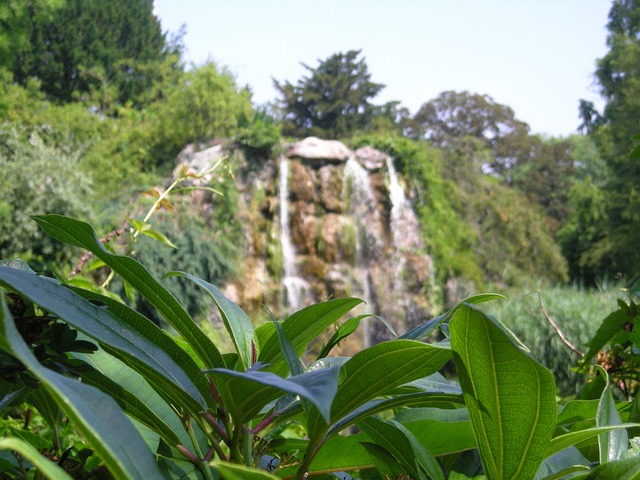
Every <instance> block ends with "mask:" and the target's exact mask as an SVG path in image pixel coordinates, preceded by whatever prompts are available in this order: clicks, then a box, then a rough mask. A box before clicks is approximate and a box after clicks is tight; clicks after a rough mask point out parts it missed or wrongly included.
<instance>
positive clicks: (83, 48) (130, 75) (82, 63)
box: [12, 0, 171, 109]
mask: <svg viewBox="0 0 640 480" xmlns="http://www.w3.org/2000/svg"><path fill="white" fill-rule="evenodd" d="M48 3H50V2H45V1H44V0H41V1H39V2H29V3H28V7H27V12H26V15H23V16H22V17H21V18H22V22H23V23H24V29H25V31H26V32H27V35H28V42H21V43H20V44H19V45H18V47H19V48H18V51H17V55H16V56H15V59H14V61H13V65H12V71H13V74H14V79H15V81H17V82H18V83H19V84H22V85H25V84H26V83H27V82H28V81H29V79H37V80H38V81H39V82H40V83H41V86H42V90H43V91H44V92H45V93H46V94H47V97H48V98H49V99H51V100H55V101H59V102H71V101H74V100H77V99H78V97H80V98H85V99H86V98H92V99H94V100H95V99H96V98H97V100H98V101H97V103H98V107H100V108H101V109H104V108H105V107H108V106H109V105H110V104H111V103H113V102H118V103H120V104H123V105H124V104H126V103H128V102H129V103H131V104H133V105H139V103H140V102H141V98H142V96H143V93H144V92H145V91H146V90H148V89H149V88H151V86H152V85H153V83H154V81H155V79H156V78H157V74H156V70H157V66H158V65H159V64H161V63H162V62H163V60H164V59H165V58H167V56H169V54H170V53H171V52H170V51H169V48H168V45H167V41H166V38H165V35H164V34H163V33H162V30H161V27H160V21H159V20H158V18H157V17H156V16H155V15H154V14H153V1H152V0H112V1H109V2H95V1H90V0H67V2H66V4H65V5H64V6H63V7H61V8H59V9H57V10H55V11H54V12H53V13H52V14H49V15H45V14H43V11H45V12H46V11H47V10H46V8H48ZM49 10H50V8H49Z"/></svg>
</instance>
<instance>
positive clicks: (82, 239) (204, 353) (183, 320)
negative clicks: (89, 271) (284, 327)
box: [32, 215, 224, 368]
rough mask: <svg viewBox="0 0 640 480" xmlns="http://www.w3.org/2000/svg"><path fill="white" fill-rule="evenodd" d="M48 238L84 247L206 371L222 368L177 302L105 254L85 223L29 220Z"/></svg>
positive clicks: (136, 269) (133, 267) (132, 266)
mask: <svg viewBox="0 0 640 480" xmlns="http://www.w3.org/2000/svg"><path fill="white" fill-rule="evenodd" d="M32 218H33V219H34V220H35V221H36V222H37V223H38V225H40V226H41V227H42V229H43V230H44V231H45V232H47V234H49V235H50V236H51V237H53V238H55V239H57V240H60V241H62V242H65V243H68V244H69V245H73V246H75V247H80V248H85V249H87V250H89V251H90V252H91V253H93V254H94V255H95V256H96V257H97V258H99V259H100V260H102V261H103V262H104V263H105V264H107V265H108V266H109V267H111V269H112V270H113V271H115V272H116V273H118V274H119V275H120V276H121V277H122V279H123V281H125V282H128V283H129V284H130V285H131V286H133V287H134V288H135V289H136V290H137V291H138V292H139V293H140V295H142V296H143V297H144V298H145V299H146V300H147V301H148V302H149V303H150V304H151V305H153V306H154V307H155V308H156V309H157V310H158V311H159V312H160V313H161V314H162V316H163V317H164V318H165V319H166V320H167V322H169V324H170V325H171V326H172V327H173V328H175V329H176V331H177V332H178V333H180V335H182V336H183V337H184V339H185V340H186V341H187V342H189V344H190V345H191V346H192V347H193V349H194V351H195V352H196V353H197V354H198V356H199V357H200V358H201V359H202V361H203V363H204V364H205V365H206V367H207V368H218V367H223V366H224V363H223V361H222V356H221V355H220V352H219V351H218V349H217V348H216V346H215V345H214V344H213V342H212V341H211V339H209V338H208V337H207V336H206V335H205V333H204V332H203V331H202V330H200V329H199V328H198V327H197V326H196V325H195V323H194V321H193V319H192V318H191V317H190V316H189V314H188V313H187V312H186V311H185V310H184V308H182V306H181V305H180V303H178V301H177V300H176V299H175V298H174V297H173V295H171V293H169V291H168V290H167V289H166V288H164V287H163V286H162V285H160V284H159V283H158V282H157V281H156V280H155V279H154V278H153V277H152V276H151V274H149V272H148V271H147V270H146V269H145V268H144V267H143V266H142V265H141V264H140V263H138V262H137V261H135V260H134V259H132V258H129V257H126V256H123V255H115V254H112V253H111V252H109V251H108V250H107V249H106V248H105V247H104V246H103V245H102V244H101V243H100V240H99V239H98V236H97V235H96V233H95V231H94V230H93V228H92V227H91V225H89V224H88V223H85V222H81V221H79V220H75V219H72V218H68V217H63V216H61V215H36V216H33V217H32Z"/></svg>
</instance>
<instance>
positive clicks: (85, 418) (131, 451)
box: [0, 297, 164, 480]
mask: <svg viewBox="0 0 640 480" xmlns="http://www.w3.org/2000/svg"><path fill="white" fill-rule="evenodd" d="M0 329H1V330H0V348H2V349H3V350H5V351H7V352H9V353H10V354H12V355H13V356H15V357H16V358H17V359H18V360H20V361H21V362H22V363H23V364H24V365H25V366H26V367H27V368H28V369H29V371H30V372H31V373H32V374H33V375H34V376H35V377H36V378H37V379H38V380H39V381H40V382H41V384H42V385H43V387H44V388H45V389H46V390H47V391H48V392H49V394H50V395H51V397H52V398H53V399H54V400H55V401H56V403H57V404H58V405H59V406H60V407H61V408H62V409H63V411H64V413H65V414H66V415H67V417H68V418H69V419H70V420H71V421H72V422H73V424H74V425H75V426H76V428H77V429H78V431H79V432H80V433H81V434H82V435H83V436H84V437H85V439H86V440H87V442H89V444H90V445H91V447H92V448H93V449H94V450H95V451H96V452H97V453H98V455H99V456H100V458H102V459H103V460H104V461H105V463H106V464H107V466H108V468H109V470H110V471H111V473H112V474H113V475H114V477H116V478H130V479H141V480H143V479H148V478H164V475H163V473H162V472H161V471H160V469H159V468H158V465H157V463H156V460H155V457H154V456H153V454H152V453H151V451H150V450H149V448H148V447H147V445H146V443H145V442H144V440H143V439H142V437H141V436H140V434H139V433H138V431H137V430H136V429H135V428H134V427H133V425H132V424H131V422H130V421H129V419H127V417H126V416H125V415H124V414H123V413H122V411H121V410H120V408H119V407H118V405H117V404H116V402H115V401H114V400H113V399H112V398H111V397H109V396H107V395H105V394H103V393H102V392H100V391H99V390H97V389H95V388H93V387H90V386H88V385H84V384H83V383H81V382H79V381H78V380H75V379H71V378H67V377H63V376H62V375H60V374H58V373H56V372H52V371H51V370H48V369H46V368H44V367H42V366H41V365H40V364H39V363H38V361H37V360H36V358H35V357H34V356H33V354H32V353H31V351H30V350H29V348H28V346H27V345H26V344H25V343H24V340H22V337H21V336H20V334H19V333H18V331H17V330H16V327H15V325H14V323H13V319H12V318H11V315H10V313H9V310H8V308H7V305H6V303H5V300H4V297H0Z"/></svg>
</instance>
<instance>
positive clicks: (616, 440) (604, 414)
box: [596, 365, 629, 463]
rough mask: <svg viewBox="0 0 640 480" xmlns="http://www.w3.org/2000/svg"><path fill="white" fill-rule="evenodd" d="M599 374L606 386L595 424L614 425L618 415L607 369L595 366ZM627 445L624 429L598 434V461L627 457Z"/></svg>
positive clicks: (600, 425) (618, 422) (601, 425)
mask: <svg viewBox="0 0 640 480" xmlns="http://www.w3.org/2000/svg"><path fill="white" fill-rule="evenodd" d="M597 369H598V371H599V372H600V375H603V376H604V378H606V379H607V384H606V387H605V388H604V391H603V392H602V396H601V397H600V402H599V403H598V411H597V413H596V426H598V427H604V426H610V425H611V426H615V425H620V424H621V423H622V422H621V421H620V415H619V414H618V410H617V409H616V403H615V401H614V400H613V395H612V394H611V382H610V380H609V375H608V374H607V371H606V370H605V369H604V368H602V367H600V366H599V365H598V366H597ZM628 446H629V438H628V437H627V431H626V430H624V429H616V430H611V431H609V432H606V433H602V434H600V435H598V447H599V452H600V463H606V462H612V461H614V460H620V459H623V458H626V457H627V448H628Z"/></svg>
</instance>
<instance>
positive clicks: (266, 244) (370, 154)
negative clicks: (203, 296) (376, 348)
mask: <svg viewBox="0 0 640 480" xmlns="http://www.w3.org/2000/svg"><path fill="white" fill-rule="evenodd" d="M286 151H287V155H286V156H282V157H281V158H279V159H275V160H272V161H269V162H268V164H267V165H265V166H264V168H261V170H260V172H258V173H254V177H253V178H244V179H239V181H241V182H242V183H243V185H242V186H241V188H240V190H241V192H242V197H243V198H242V204H243V205H246V206H247V212H246V213H245V215H246V218H244V219H243V222H244V224H245V225H246V229H247V232H246V238H247V241H248V243H249V245H248V255H247V259H246V264H245V268H244V269H243V271H242V272H241V274H240V276H239V277H238V278H237V279H236V280H235V281H233V282H231V283H230V284H229V285H227V286H226V289H225V291H226V292H227V293H228V295H229V296H230V297H233V298H232V299H233V300H234V301H237V302H238V303H239V304H240V306H241V307H242V308H243V309H244V310H245V311H247V312H248V313H250V314H252V315H254V316H255V315H256V314H259V313H260V312H261V311H263V305H267V306H268V307H269V309H270V310H271V311H272V312H273V313H274V315H275V316H276V317H277V318H280V319H284V318H286V316H287V315H288V314H290V313H293V312H291V311H290V310H291V309H292V308H291V306H292V305H294V306H299V307H303V306H305V305H308V304H310V303H314V302H318V301H322V300H325V299H328V298H338V297H344V296H354V297H359V298H362V299H363V300H364V301H365V302H366V304H364V305H361V306H359V307H358V308H357V309H356V310H354V312H353V314H362V313H371V314H373V315H379V316H381V317H384V318H385V319H386V320H387V321H388V322H389V323H390V324H391V325H392V326H393V328H394V329H395V330H396V332H398V334H401V333H403V332H405V331H407V330H408V329H409V328H411V327H413V326H415V325H417V324H419V323H421V322H423V321H424V320H425V319H426V318H429V317H431V316H432V315H433V313H434V312H433V311H432V310H433V308H434V306H433V304H432V302H431V300H430V299H431V298H432V297H433V296H434V290H433V285H434V284H435V282H434V270H433V263H432V261H431V258H430V257H429V256H428V255H427V254H426V253H425V252H424V245H423V242H422V238H421V235H420V231H419V225H418V221H417V219H416V216H415V214H414V213H413V210H412V208H411V204H410V202H409V200H408V196H407V195H406V191H405V186H404V184H403V182H402V178H400V177H399V175H398V174H397V173H396V172H395V169H394V168H393V160H392V159H391V158H389V157H388V156H387V155H386V154H384V153H382V152H380V151H377V150H374V149H373V148H371V147H365V148H361V149H359V150H357V151H356V152H352V151H351V150H349V149H348V148H347V147H346V146H345V145H344V144H342V143H340V142H338V141H326V140H319V139H317V138H313V137H310V138H307V139H305V140H303V141H301V142H298V143H295V144H293V145H291V146H290V147H289V148H288V149H287V150H286ZM283 169H286V170H283ZM283 172H284V173H285V175H282V173H283ZM283 218H284V219H285V221H286V222H287V225H286V227H287V228H283V227H285V226H284V225H282V224H281V222H282V219H283ZM283 236H287V237H288V238H283ZM291 246H292V247H293V248H290V247H291ZM352 337H353V338H351V337H350V338H351V339H350V340H349V341H347V342H346V343H345V345H342V346H341V349H342V350H341V351H342V352H343V353H348V354H353V353H354V352H355V351H357V350H359V349H360V348H362V347H363V346H367V345H370V344H372V343H376V342H379V341H383V340H387V339H390V338H392V337H393V335H392V334H391V333H390V332H389V331H388V330H387V328H386V327H384V325H383V323H382V322H380V321H378V320H377V319H374V318H369V319H367V320H365V321H363V322H362V324H361V326H360V328H359V330H358V333H357V334H356V335H353V336H352Z"/></svg>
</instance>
